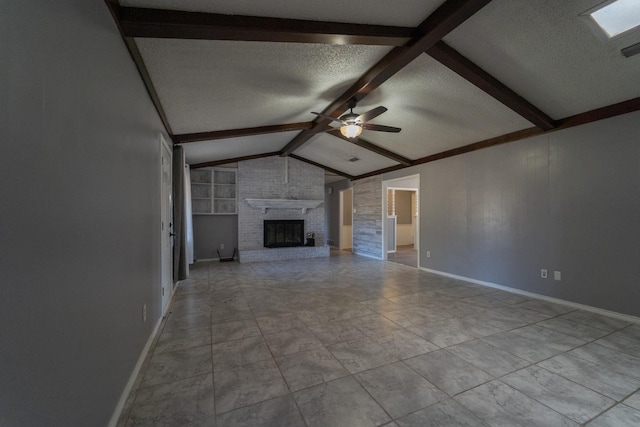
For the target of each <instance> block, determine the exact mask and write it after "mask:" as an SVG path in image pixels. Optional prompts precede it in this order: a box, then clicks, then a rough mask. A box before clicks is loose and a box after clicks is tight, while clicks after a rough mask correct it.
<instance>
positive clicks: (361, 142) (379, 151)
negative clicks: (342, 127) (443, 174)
mask: <svg viewBox="0 0 640 427" xmlns="http://www.w3.org/2000/svg"><path fill="white" fill-rule="evenodd" d="M327 133H328V134H329V135H333V136H335V137H337V138H340V139H342V140H343V141H347V142H350V143H352V144H354V145H357V146H358V147H362V148H364V149H366V150H369V151H373V152H374V153H376V154H379V155H381V156H384V157H386V158H388V159H391V160H393V161H394V162H398V163H400V164H401V165H404V166H411V160H409V159H407V158H406V157H403V156H401V155H400V154H396V153H394V152H393V151H389V150H387V149H386V148H382V147H380V146H378V145H375V144H373V143H371V142H369V141H367V140H365V139H363V138H355V139H352V138H347V137H346V136H344V135H343V134H341V133H340V131H339V130H338V129H336V130H332V131H329V132H327Z"/></svg>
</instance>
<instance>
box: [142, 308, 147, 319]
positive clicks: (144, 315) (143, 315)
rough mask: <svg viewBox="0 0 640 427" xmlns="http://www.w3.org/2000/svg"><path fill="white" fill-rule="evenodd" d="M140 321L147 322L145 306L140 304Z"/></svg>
mask: <svg viewBox="0 0 640 427" xmlns="http://www.w3.org/2000/svg"><path fill="white" fill-rule="evenodd" d="M142 321H143V322H146V321H147V304H142Z"/></svg>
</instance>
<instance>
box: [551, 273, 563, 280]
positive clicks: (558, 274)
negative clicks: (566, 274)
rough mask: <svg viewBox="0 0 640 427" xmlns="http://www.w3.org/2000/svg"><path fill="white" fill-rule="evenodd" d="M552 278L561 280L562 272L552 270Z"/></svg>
mask: <svg viewBox="0 0 640 427" xmlns="http://www.w3.org/2000/svg"><path fill="white" fill-rule="evenodd" d="M553 280H557V281H560V280H562V273H560V272H559V271H554V272H553Z"/></svg>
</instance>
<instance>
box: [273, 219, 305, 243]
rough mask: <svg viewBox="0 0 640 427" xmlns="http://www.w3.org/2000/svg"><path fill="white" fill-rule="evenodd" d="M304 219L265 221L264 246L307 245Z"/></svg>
mask: <svg viewBox="0 0 640 427" xmlns="http://www.w3.org/2000/svg"><path fill="white" fill-rule="evenodd" d="M304 236H305V234H304V220H303V219H293V220H290V219H276V220H265V221H264V247H265V248H287V247H293V246H305V241H304Z"/></svg>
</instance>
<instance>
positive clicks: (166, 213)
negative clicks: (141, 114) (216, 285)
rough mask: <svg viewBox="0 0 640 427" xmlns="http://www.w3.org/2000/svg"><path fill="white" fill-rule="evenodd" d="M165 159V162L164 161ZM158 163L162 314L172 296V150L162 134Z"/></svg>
mask: <svg viewBox="0 0 640 427" xmlns="http://www.w3.org/2000/svg"><path fill="white" fill-rule="evenodd" d="M165 160H166V163H165ZM158 163H159V165H160V182H159V184H160V185H159V186H160V307H161V312H162V316H164V315H165V314H166V311H167V309H168V308H169V302H170V301H171V297H172V296H173V289H174V288H173V238H172V235H173V228H172V224H173V188H172V185H173V176H172V174H173V150H172V149H171V147H170V146H169V144H168V143H167V141H166V140H165V138H164V135H163V134H160V143H159V162H158ZM165 166H166V167H167V168H168V171H169V179H168V183H166V182H165V181H164V170H163V169H164V167H165Z"/></svg>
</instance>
